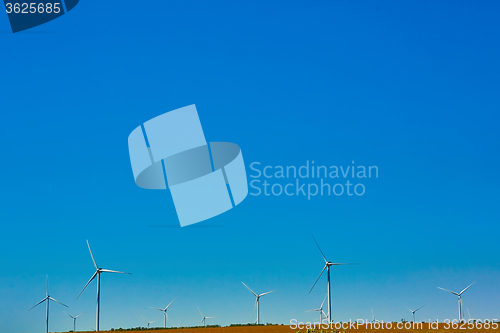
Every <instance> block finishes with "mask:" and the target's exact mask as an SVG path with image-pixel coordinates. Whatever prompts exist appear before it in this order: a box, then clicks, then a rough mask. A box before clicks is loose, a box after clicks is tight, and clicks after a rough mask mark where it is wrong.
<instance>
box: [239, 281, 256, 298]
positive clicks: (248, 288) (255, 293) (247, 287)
mask: <svg viewBox="0 0 500 333" xmlns="http://www.w3.org/2000/svg"><path fill="white" fill-rule="evenodd" d="M241 283H243V282H241ZM243 285H244V286H245V287H247V289H248V290H250V292H251V293H252V294H254V296H255V297H257V296H259V295H257V294H256V293H254V292H253V290H252V289H250V288H248V286H247V285H246V284H244V283H243Z"/></svg>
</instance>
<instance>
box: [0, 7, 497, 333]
mask: <svg viewBox="0 0 500 333" xmlns="http://www.w3.org/2000/svg"><path fill="white" fill-rule="evenodd" d="M499 11H500V4H498V3H495V2H483V3H473V2H466V1H459V2H451V1H438V2H431V1H415V2H411V3H408V2H400V1H387V2H369V1H359V2H355V3H353V2H329V1H316V2H312V3H307V4H306V3H304V2H298V1H276V2H274V3H269V2H264V1H253V2H234V1H221V2H216V3H207V2H202V1H169V2H165V1H150V2H148V3H147V5H143V4H141V3H136V2H131V1H120V2H118V1H106V3H102V2H97V1H88V0H87V1H81V2H80V4H79V5H78V6H77V7H75V9H74V10H72V11H71V12H70V13H69V14H67V15H64V16H62V17H60V18H59V19H57V20H54V21H52V22H49V23H47V24H45V25H42V26H40V27H37V28H34V29H32V30H29V31H26V32H21V33H17V34H12V33H11V32H10V26H9V24H8V19H7V15H0V39H1V44H0V45H1V52H0V64H1V65H0V101H1V106H2V119H3V127H2V131H1V134H0V136H1V142H2V174H3V179H2V194H1V202H2V207H1V212H2V218H1V220H2V233H0V250H1V252H2V253H3V255H2V256H1V259H0V293H1V295H2V296H3V297H2V302H1V303H0V328H1V330H2V331H6V332H13V333H17V332H26V333H28V332H30V333H31V332H42V331H43V329H44V316H45V313H44V309H43V308H36V309H34V310H32V311H31V312H28V311H27V310H28V309H29V308H30V307H31V306H32V305H34V304H36V302H38V301H39V300H40V299H42V298H43V297H44V288H45V287H44V284H45V275H46V274H48V275H49V283H50V290H51V295H52V296H53V297H54V298H56V299H57V300H59V301H61V302H64V303H66V304H68V305H69V306H70V309H68V311H69V312H70V313H73V314H76V313H80V312H84V311H88V313H87V314H85V315H84V316H82V317H81V318H79V319H78V322H77V326H78V327H77V328H79V329H92V328H93V327H94V320H95V317H94V316H95V314H94V313H95V283H94V284H92V285H90V286H89V289H88V290H86V291H85V293H84V294H83V295H82V297H81V298H80V299H79V300H78V301H77V300H76V297H77V295H78V293H79V292H80V291H81V288H83V286H84V285H85V283H86V282H87V280H88V279H89V278H90V276H91V275H92V273H93V265H92V262H91V259H90V256H89V254H88V250H87V248H86V243H85V240H86V239H88V240H89V242H90V244H91V246H92V249H93V251H94V255H95V257H96V260H97V262H98V264H99V265H100V266H102V267H104V268H109V269H116V270H122V271H127V272H131V273H133V275H131V276H122V275H111V274H109V275H103V278H102V320H101V328H102V329H108V328H111V327H115V328H118V327H131V326H139V325H142V324H143V322H142V319H141V317H140V316H141V315H142V316H144V317H145V318H147V319H148V320H156V322H155V323H154V324H159V325H160V324H161V322H162V315H161V313H159V312H155V311H154V310H151V309H149V307H151V306H153V307H162V306H166V305H167V304H168V303H169V302H170V301H171V300H172V299H173V298H174V297H178V298H177V300H176V301H175V302H174V304H173V305H172V307H171V312H169V316H170V319H171V321H170V323H171V324H172V325H181V326H189V325H196V324H198V323H199V320H200V319H201V318H199V314H198V310H197V309H196V307H197V306H199V307H200V308H201V310H202V311H203V312H204V314H205V315H207V316H213V317H216V319H213V321H212V322H211V323H217V324H221V325H228V324H230V323H245V322H249V321H251V320H252V309H253V302H254V298H253V296H252V295H251V294H250V293H249V292H248V291H247V290H246V289H245V288H244V286H243V285H241V281H244V282H245V283H246V284H247V285H248V286H250V287H251V288H252V289H254V290H255V291H256V292H265V291H269V290H273V289H276V290H277V291H276V293H273V294H271V295H268V296H264V297H263V298H262V302H261V319H262V320H263V321H264V322H273V323H285V324H286V323H288V322H289V321H290V319H292V318H295V319H298V320H302V321H308V320H309V321H312V320H315V319H316V315H315V314H311V313H305V312H304V311H306V310H309V309H313V308H316V307H317V306H319V305H320V303H321V301H322V300H323V297H324V294H325V292H326V280H325V278H324V277H323V278H322V280H321V281H320V282H319V284H318V286H317V287H316V288H315V289H314V290H313V292H311V294H308V291H309V289H310V288H311V286H312V284H313V283H314V280H315V279H316V277H317V275H318V274H319V273H320V271H321V269H322V267H323V261H322V258H321V255H320V253H319V251H318V250H317V248H316V247H315V244H314V242H313V240H312V237H311V235H315V237H316V239H317V240H318V242H319V243H320V245H321V246H322V249H323V251H324V252H325V254H326V255H327V257H328V259H329V260H332V261H338V262H356V263H359V264H360V265H356V266H345V267H337V268H335V269H334V270H333V271H332V289H333V291H332V299H333V319H335V320H344V321H345V320H348V319H349V318H351V319H357V318H370V317H371V310H370V309H371V308H373V309H374V312H375V317H376V318H377V319H381V320H382V319H383V320H400V319H401V318H403V317H404V318H406V319H410V316H411V313H410V312H409V311H408V310H406V309H405V307H410V308H417V307H419V306H421V305H423V304H427V306H426V307H425V308H424V309H422V310H421V311H419V313H417V320H420V319H425V320H427V319H429V318H432V319H436V318H439V319H441V320H442V319H446V318H451V319H453V318H456V316H457V314H456V308H457V305H456V298H455V297H454V296H451V295H449V294H447V293H445V292H443V291H440V290H438V289H437V287H438V286H440V287H444V288H447V289H452V290H461V289H462V288H464V287H465V286H467V285H468V284H470V283H471V282H473V281H476V280H477V282H476V284H475V285H474V286H472V287H471V288H470V290H468V291H467V292H466V293H465V294H464V308H469V310H470V312H471V315H472V316H473V317H479V318H500V313H499V312H500V304H499V302H498V299H499V296H500V287H499V284H498V281H499V278H500V265H499V263H498V255H499V250H500V246H499V245H498V244H499V242H498V232H499V229H500V227H499V226H498V220H499V216H500V211H499V205H498V200H499V194H498V188H499V186H500V181H499V177H498V172H497V170H496V169H497V166H498V164H499V162H500V161H499V155H498V147H499V143H500V134H499V133H500V131H499V113H498V111H499V106H500V95H499V94H498V91H500V84H499V79H498V78H499V77H500V76H499V74H500V63H499V62H498V59H499V58H500V45H499V44H498V42H497V40H498V37H499V36H498V31H500V23H499V21H498V17H499V14H500V13H499ZM190 104H196V106H197V108H198V113H199V116H200V119H201V122H202V125H203V129H204V132H205V136H206V138H207V140H209V141H229V142H234V143H237V144H238V145H239V146H240V147H241V149H242V152H243V158H244V160H245V164H246V167H247V172H249V173H250V169H249V165H250V163H252V162H260V163H262V165H272V166H276V165H296V166H301V165H304V164H305V163H306V161H307V160H309V161H312V160H314V161H315V163H316V164H321V165H328V166H330V165H338V166H340V165H343V166H347V165H351V164H352V161H355V163H356V164H357V165H376V166H378V168H379V177H378V179H370V180H367V181H366V193H365V195H363V196H361V197H355V196H353V197H348V196H340V197H319V196H318V197H315V198H312V199H311V200H307V198H304V197H286V196H279V197H274V196H268V197H267V196H248V197H247V198H246V199H245V201H243V202H242V203H241V204H240V205H239V206H238V207H236V208H235V209H232V210H231V211H228V212H227V213H224V214H222V215H220V216H217V217H215V218H213V219H210V220H207V221H205V222H202V223H200V224H198V225H196V226H193V227H188V228H176V227H174V226H175V225H178V220H177V216H176V213H175V209H174V205H173V203H172V200H171V196H170V194H169V192H168V191H151V190H143V189H141V188H139V187H137V186H136V185H135V183H134V180H133V175H132V170H131V167H130V162H129V157H128V149H127V137H128V135H129V133H130V132H131V131H132V130H133V129H134V128H135V127H137V126H138V125H139V124H141V123H143V122H145V121H147V120H149V119H151V118H153V117H155V116H157V115H159V114H162V113H164V112H167V111H170V110H173V109H176V108H179V107H183V106H186V105H190ZM63 310H65V309H64V308H63V307H61V306H58V305H53V307H52V315H51V331H67V330H69V329H71V324H72V323H71V319H70V318H69V317H67V316H66V315H65V314H64V313H63Z"/></svg>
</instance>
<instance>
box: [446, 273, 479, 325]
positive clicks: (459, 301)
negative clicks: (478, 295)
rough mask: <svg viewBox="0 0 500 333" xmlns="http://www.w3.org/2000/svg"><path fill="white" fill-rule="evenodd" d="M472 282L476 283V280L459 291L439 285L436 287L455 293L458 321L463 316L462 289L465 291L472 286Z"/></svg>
mask: <svg viewBox="0 0 500 333" xmlns="http://www.w3.org/2000/svg"><path fill="white" fill-rule="evenodd" d="M474 283H476V281H474V282H472V283H471V284H469V285H468V286H467V288H465V289H464V290H462V291H461V292H459V293H456V292H454V291H451V290H448V289H444V288H441V287H438V288H439V289H441V290H444V291H447V292H449V293H451V294H453V295H456V296H458V321H462V317H463V310H462V294H463V293H464V291H466V290H467V289H469V287H470V286H472V285H473V284H474Z"/></svg>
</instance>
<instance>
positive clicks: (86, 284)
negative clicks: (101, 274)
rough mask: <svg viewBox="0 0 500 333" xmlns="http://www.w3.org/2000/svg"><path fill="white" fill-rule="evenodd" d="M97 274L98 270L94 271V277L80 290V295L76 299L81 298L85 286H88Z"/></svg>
mask: <svg viewBox="0 0 500 333" xmlns="http://www.w3.org/2000/svg"><path fill="white" fill-rule="evenodd" d="M96 275H97V271H96V272H95V273H94V275H92V277H91V278H90V280H89V282H87V284H86V285H85V287H83V289H82V291H81V292H80V295H78V297H77V298H76V299H79V298H80V296H81V295H82V293H83V291H84V290H85V288H87V286H88V285H89V283H90V282H92V280H93V279H94V278H95V277H96Z"/></svg>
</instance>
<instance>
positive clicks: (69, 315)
mask: <svg viewBox="0 0 500 333" xmlns="http://www.w3.org/2000/svg"><path fill="white" fill-rule="evenodd" d="M63 312H64V313H65V314H67V315H68V316H70V317H71V318H73V319H75V317H73V316H72V315H70V314H69V313H67V312H66V311H63Z"/></svg>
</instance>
